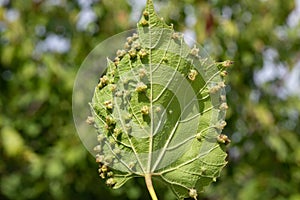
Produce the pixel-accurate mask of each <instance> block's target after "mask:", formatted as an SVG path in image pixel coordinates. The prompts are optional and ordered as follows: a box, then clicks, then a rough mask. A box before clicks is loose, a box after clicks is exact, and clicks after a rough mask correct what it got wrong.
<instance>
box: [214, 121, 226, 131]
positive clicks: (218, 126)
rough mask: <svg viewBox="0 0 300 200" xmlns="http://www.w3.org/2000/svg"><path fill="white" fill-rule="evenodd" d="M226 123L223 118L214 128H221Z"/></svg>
mask: <svg viewBox="0 0 300 200" xmlns="http://www.w3.org/2000/svg"><path fill="white" fill-rule="evenodd" d="M226 125H227V123H226V122H225V121H224V120H223V121H220V122H218V123H217V125H216V128H217V129H219V130H223V129H224V127H225V126H226Z"/></svg>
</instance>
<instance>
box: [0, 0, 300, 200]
mask: <svg viewBox="0 0 300 200" xmlns="http://www.w3.org/2000/svg"><path fill="white" fill-rule="evenodd" d="M154 2H155V6H156V9H157V10H158V13H159V15H160V16H162V17H164V19H165V20H166V21H167V22H168V23H169V24H170V23H173V24H174V28H175V29H176V30H177V31H181V32H184V33H185V34H187V35H189V36H191V37H194V38H195V39H196V40H197V41H198V42H199V43H201V44H202V45H203V46H204V48H205V49H206V50H207V51H208V52H209V54H210V55H211V56H212V58H213V59H215V60H216V61H222V60H227V59H230V60H234V61H235V64H234V66H233V67H232V68H231V69H230V70H229V76H228V77H227V78H226V79H227V80H226V81H227V83H228V87H227V92H228V93H227V97H228V104H229V106H230V109H229V110H228V113H227V122H228V126H227V127H226V128H225V130H224V133H225V134H227V135H228V136H229V137H230V138H231V140H232V143H231V146H230V149H229V151H228V153H229V157H228V161H229V164H228V165H227V167H226V168H225V169H224V170H223V171H222V174H221V177H220V178H219V179H218V181H217V182H216V183H213V184H212V185H210V186H209V187H207V188H206V190H205V192H204V193H203V194H202V195H201V196H200V197H199V199H209V200H218V199H220V200H232V199H240V200H247V199H251V200H255V199H272V200H274V199H276V200H286V199H288V200H299V199H300V120H299V115H300V1H299V0H277V1H273V0H236V1H231V0H211V1H204V0H180V1H178V0H154ZM144 5H145V0H73V1H70V0H69V1H68V0H32V1H30V0H22V1H17V0H14V1H13V0H0V134H1V135H0V175H1V179H0V181H1V182H0V199H1V200H6V199H12V200H15V199H20V200H23V199H45V200H47V199H77V200H81V199H112V200H113V199H130V200H135V199H149V195H148V192H147V190H146V188H145V184H144V180H143V179H135V180H132V181H130V182H128V183H127V184H126V185H125V186H124V187H122V188H121V189H119V190H111V189H109V188H107V187H106V186H105V184H104V183H103V182H102V181H101V179H100V178H99V177H98V173H97V167H98V166H97V164H96V163H95V160H94V157H93V156H91V155H90V154H89V153H88V151H87V150H86V149H85V148H84V146H83V145H82V144H81V142H80V140H79V138H78V136H77V133H76V129H75V126H74V123H73V117H72V88H73V83H74V80H75V76H76V73H77V70H78V69H79V67H80V65H81V63H82V62H83V60H84V58H85V57H86V56H87V55H88V53H89V52H90V51H91V50H92V49H93V48H94V47H95V46H96V45H97V44H99V43H100V42H101V41H103V40H104V39H106V38H108V37H110V36H112V35H115V34H117V33H119V32H122V31H125V30H128V29H131V28H135V25H136V23H137V21H138V19H139V17H140V13H141V12H142V9H143V7H144ZM155 187H156V190H157V193H158V196H159V197H160V199H172V198H173V196H172V193H171V192H170V191H169V190H166V188H165V186H164V185H162V184H160V183H157V184H156V185H155Z"/></svg>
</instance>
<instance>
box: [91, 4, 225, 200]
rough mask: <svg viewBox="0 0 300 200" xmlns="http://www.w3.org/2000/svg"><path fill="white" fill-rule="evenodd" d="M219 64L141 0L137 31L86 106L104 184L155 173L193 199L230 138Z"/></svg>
mask: <svg viewBox="0 0 300 200" xmlns="http://www.w3.org/2000/svg"><path fill="white" fill-rule="evenodd" d="M220 65H221V64H218V63H215V62H213V61H211V60H210V58H209V57H208V56H207V54H206V53H205V52H204V50H202V49H201V48H198V47H197V46H193V47H190V46H189V45H188V44H186V42H185V40H184V37H183V34H181V33H176V32H175V31H174V30H173V27H172V26H168V25H167V24H165V22H164V21H163V20H162V19H160V18H159V17H158V16H157V14H156V13H155V12H154V6H153V3H152V1H151V0H148V2H147V6H146V8H145V11H144V12H143V16H142V18H141V20H140V22H139V23H138V29H137V34H134V35H133V36H131V37H129V38H127V43H126V44H125V49H123V50H119V51H118V52H117V57H116V58H115V59H114V61H110V60H108V63H107V72H106V74H105V75H104V76H102V77H101V78H100V81H99V84H98V86H97V87H96V88H95V92H94V96H93V99H92V102H91V104H90V106H91V111H92V118H90V120H89V121H90V122H92V123H94V126H95V127H96V129H97V131H98V138H97V139H98V142H99V145H98V146H96V147H95V151H97V152H98V154H97V155H96V161H97V162H98V163H99V166H100V169H99V173H100V177H102V178H103V179H105V180H106V183H107V185H109V186H112V187H114V188H118V187H121V186H122V185H123V184H124V183H125V182H126V181H127V180H129V179H131V178H133V177H145V179H146V182H147V181H148V182H147V183H149V180H147V177H150V178H151V177H154V178H157V179H160V180H162V181H164V182H166V183H167V184H168V185H169V186H170V188H171V189H172V190H173V191H174V193H175V194H176V195H177V197H178V198H180V199H183V198H186V197H189V196H190V197H192V198H195V199H196V198H197V193H198V192H201V191H202V190H203V187H204V186H207V185H208V184H209V183H211V182H212V181H215V180H216V177H218V176H219V173H220V170H221V169H222V168H223V167H224V166H225V164H226V161H225V157H226V153H225V151H224V148H223V147H224V144H227V143H228V142H229V139H228V138H227V137H225V136H224V135H220V132H221V130H222V129H223V128H224V126H225V125H226V123H225V121H224V117H225V111H226V109H227V104H226V98H225V89H224V87H225V84H224V82H223V80H222V76H221V72H222V71H223V70H224V66H222V65H221V66H220ZM226 67H227V66H226ZM150 182H151V181H150ZM151 184H152V183H150V185H151ZM147 186H149V185H148V184H147ZM151 187H152V186H150V187H148V189H149V192H150V194H151V196H152V198H153V199H155V195H153V194H152V192H151Z"/></svg>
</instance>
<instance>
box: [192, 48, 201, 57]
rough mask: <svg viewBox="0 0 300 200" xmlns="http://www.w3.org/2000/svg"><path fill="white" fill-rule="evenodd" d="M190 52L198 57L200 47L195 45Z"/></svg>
mask: <svg viewBox="0 0 300 200" xmlns="http://www.w3.org/2000/svg"><path fill="white" fill-rule="evenodd" d="M190 54H191V55H192V56H196V57H197V56H198V54H199V49H198V48H197V47H196V46H194V47H193V48H192V50H191V52H190Z"/></svg>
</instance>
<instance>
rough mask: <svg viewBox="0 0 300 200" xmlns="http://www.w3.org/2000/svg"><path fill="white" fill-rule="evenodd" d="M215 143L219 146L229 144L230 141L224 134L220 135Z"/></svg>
mask: <svg viewBox="0 0 300 200" xmlns="http://www.w3.org/2000/svg"><path fill="white" fill-rule="evenodd" d="M217 141H218V143H219V144H225V145H227V144H229V143H230V142H231V140H230V139H229V138H228V136H227V135H224V134H220V135H219V136H218V138H217Z"/></svg>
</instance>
